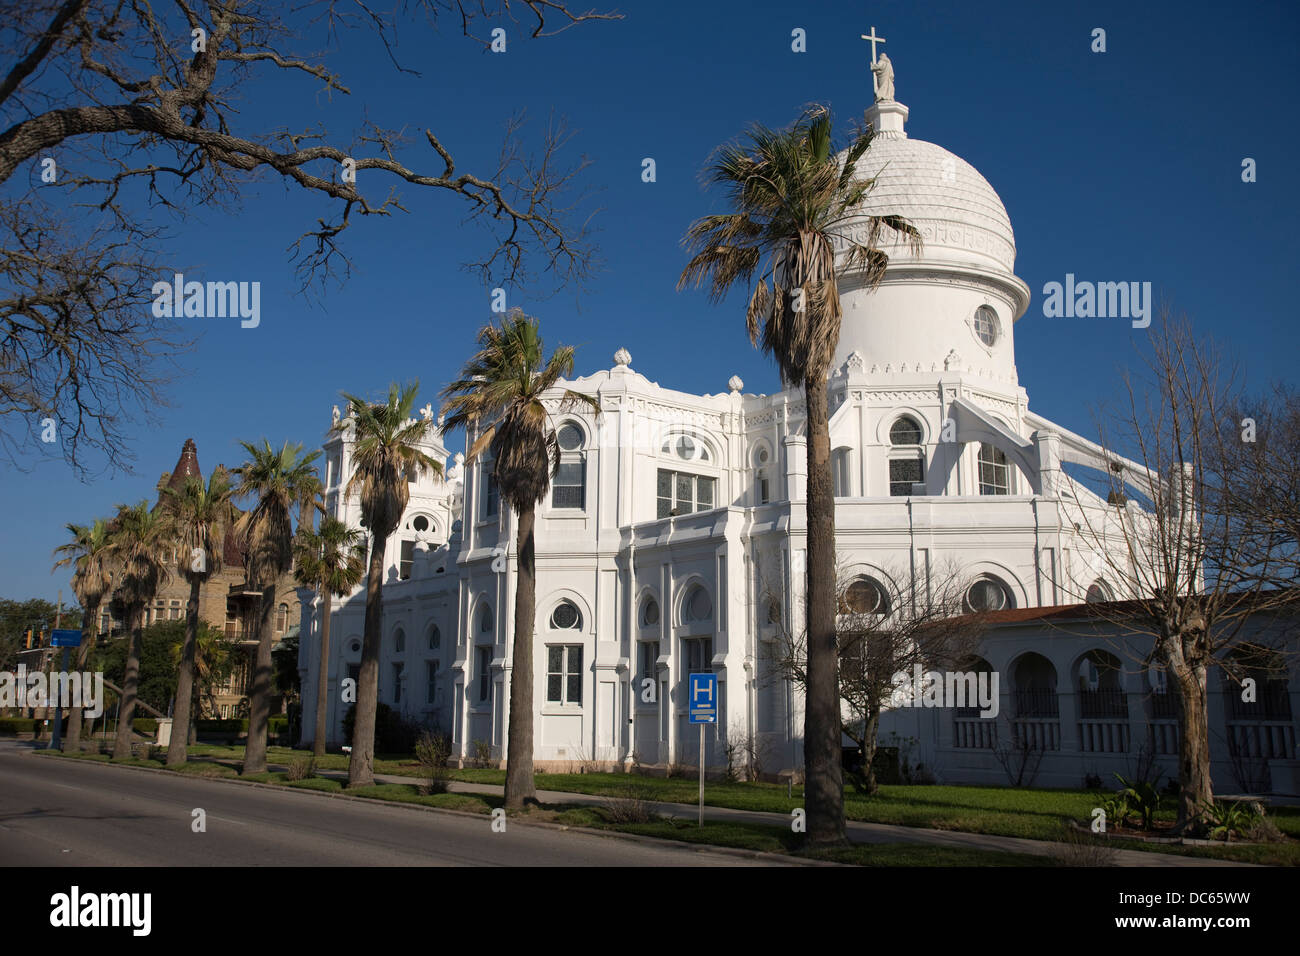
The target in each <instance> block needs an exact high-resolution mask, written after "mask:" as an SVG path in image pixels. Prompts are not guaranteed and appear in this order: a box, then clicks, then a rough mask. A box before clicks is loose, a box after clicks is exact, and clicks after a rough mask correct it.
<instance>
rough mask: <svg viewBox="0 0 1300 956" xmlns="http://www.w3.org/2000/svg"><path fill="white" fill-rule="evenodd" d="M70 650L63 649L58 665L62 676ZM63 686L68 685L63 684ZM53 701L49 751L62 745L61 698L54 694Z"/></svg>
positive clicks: (66, 668)
mask: <svg viewBox="0 0 1300 956" xmlns="http://www.w3.org/2000/svg"><path fill="white" fill-rule="evenodd" d="M70 650H71V648H69V647H65V648H63V661H62V663H61V664H60V665H59V669H60V670H61V671H62V672H63V673H64V674H66V673H67V672H68V651H70ZM64 686H65V687H66V686H70V685H68V684H64ZM54 699H55V701H56V703H55V705H54V735H53V736H52V737H51V738H50V749H51V750H58V749H59V748H60V746H61V745H62V743H63V697H62V695H60V694H55V695H54ZM69 703H71V701H69ZM47 713H48V711H47Z"/></svg>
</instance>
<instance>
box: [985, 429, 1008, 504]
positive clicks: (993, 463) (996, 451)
mask: <svg viewBox="0 0 1300 956" xmlns="http://www.w3.org/2000/svg"><path fill="white" fill-rule="evenodd" d="M979 476H980V494H982V495H1009V494H1011V466H1010V465H1009V464H1008V463H1007V456H1006V455H1005V454H1003V453H1002V449H1001V448H997V447H995V446H994V445H990V444H989V443H988V442H981V443H980V453H979Z"/></svg>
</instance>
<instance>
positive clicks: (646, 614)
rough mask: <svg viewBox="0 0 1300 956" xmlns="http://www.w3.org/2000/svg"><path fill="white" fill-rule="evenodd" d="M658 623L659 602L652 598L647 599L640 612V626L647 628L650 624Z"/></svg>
mask: <svg viewBox="0 0 1300 956" xmlns="http://www.w3.org/2000/svg"><path fill="white" fill-rule="evenodd" d="M658 623H659V602H658V601H656V600H655V599H654V598H647V599H646V602H645V606H644V607H643V608H642V610H641V624H642V626H644V627H649V626H650V625H652V624H658Z"/></svg>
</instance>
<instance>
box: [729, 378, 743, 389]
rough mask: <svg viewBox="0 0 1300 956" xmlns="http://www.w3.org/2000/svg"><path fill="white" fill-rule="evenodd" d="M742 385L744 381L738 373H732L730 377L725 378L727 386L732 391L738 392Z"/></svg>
mask: <svg viewBox="0 0 1300 956" xmlns="http://www.w3.org/2000/svg"><path fill="white" fill-rule="evenodd" d="M744 387H745V382H744V380H743V379H741V377H740V376H739V375H733V376H731V378H729V379H727V388H729V389H731V390H732V391H733V392H738V391H740V390H741V389H742V388H744Z"/></svg>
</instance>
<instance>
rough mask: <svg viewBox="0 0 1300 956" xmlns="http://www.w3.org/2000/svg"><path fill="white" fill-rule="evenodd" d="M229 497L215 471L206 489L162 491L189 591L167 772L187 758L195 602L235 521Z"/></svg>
mask: <svg viewBox="0 0 1300 956" xmlns="http://www.w3.org/2000/svg"><path fill="white" fill-rule="evenodd" d="M231 494H232V492H231V487H230V479H229V477H227V475H226V473H225V471H224V470H222V469H220V468H218V469H216V470H215V471H213V472H212V474H211V475H209V476H208V484H207V486H206V487H204V484H203V481H202V479H200V478H196V477H189V478H186V479H185V481H184V482H183V483H182V484H181V485H180V486H179V488H173V487H171V486H164V487H163V499H162V502H161V504H162V506H163V507H164V508H165V509H167V511H168V513H169V514H170V515H171V521H172V529H173V534H174V536H175V541H176V547H177V550H178V553H179V562H178V565H179V569H180V572H181V574H183V575H184V576H185V580H187V581H188V582H189V585H190V599H189V602H188V603H187V604H186V607H185V644H184V645H183V647H182V649H181V666H180V673H179V674H178V675H177V680H176V700H175V703H174V704H173V706H172V736H171V742H170V744H169V745H168V747H167V766H169V767H174V766H177V765H179V764H183V763H185V761H186V760H187V759H188V758H189V740H190V720H191V717H192V715H191V712H190V711H191V704H192V702H193V699H194V667H195V654H196V652H197V648H198V631H199V596H200V592H201V590H202V588H203V585H204V584H205V583H206V582H207V580H208V578H209V576H210V575H212V574H214V573H216V572H217V571H220V570H221V560H222V553H223V544H224V542H225V534H226V529H227V528H228V527H230V524H231V521H232V520H233V517H234V506H233V503H232V501H231Z"/></svg>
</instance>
